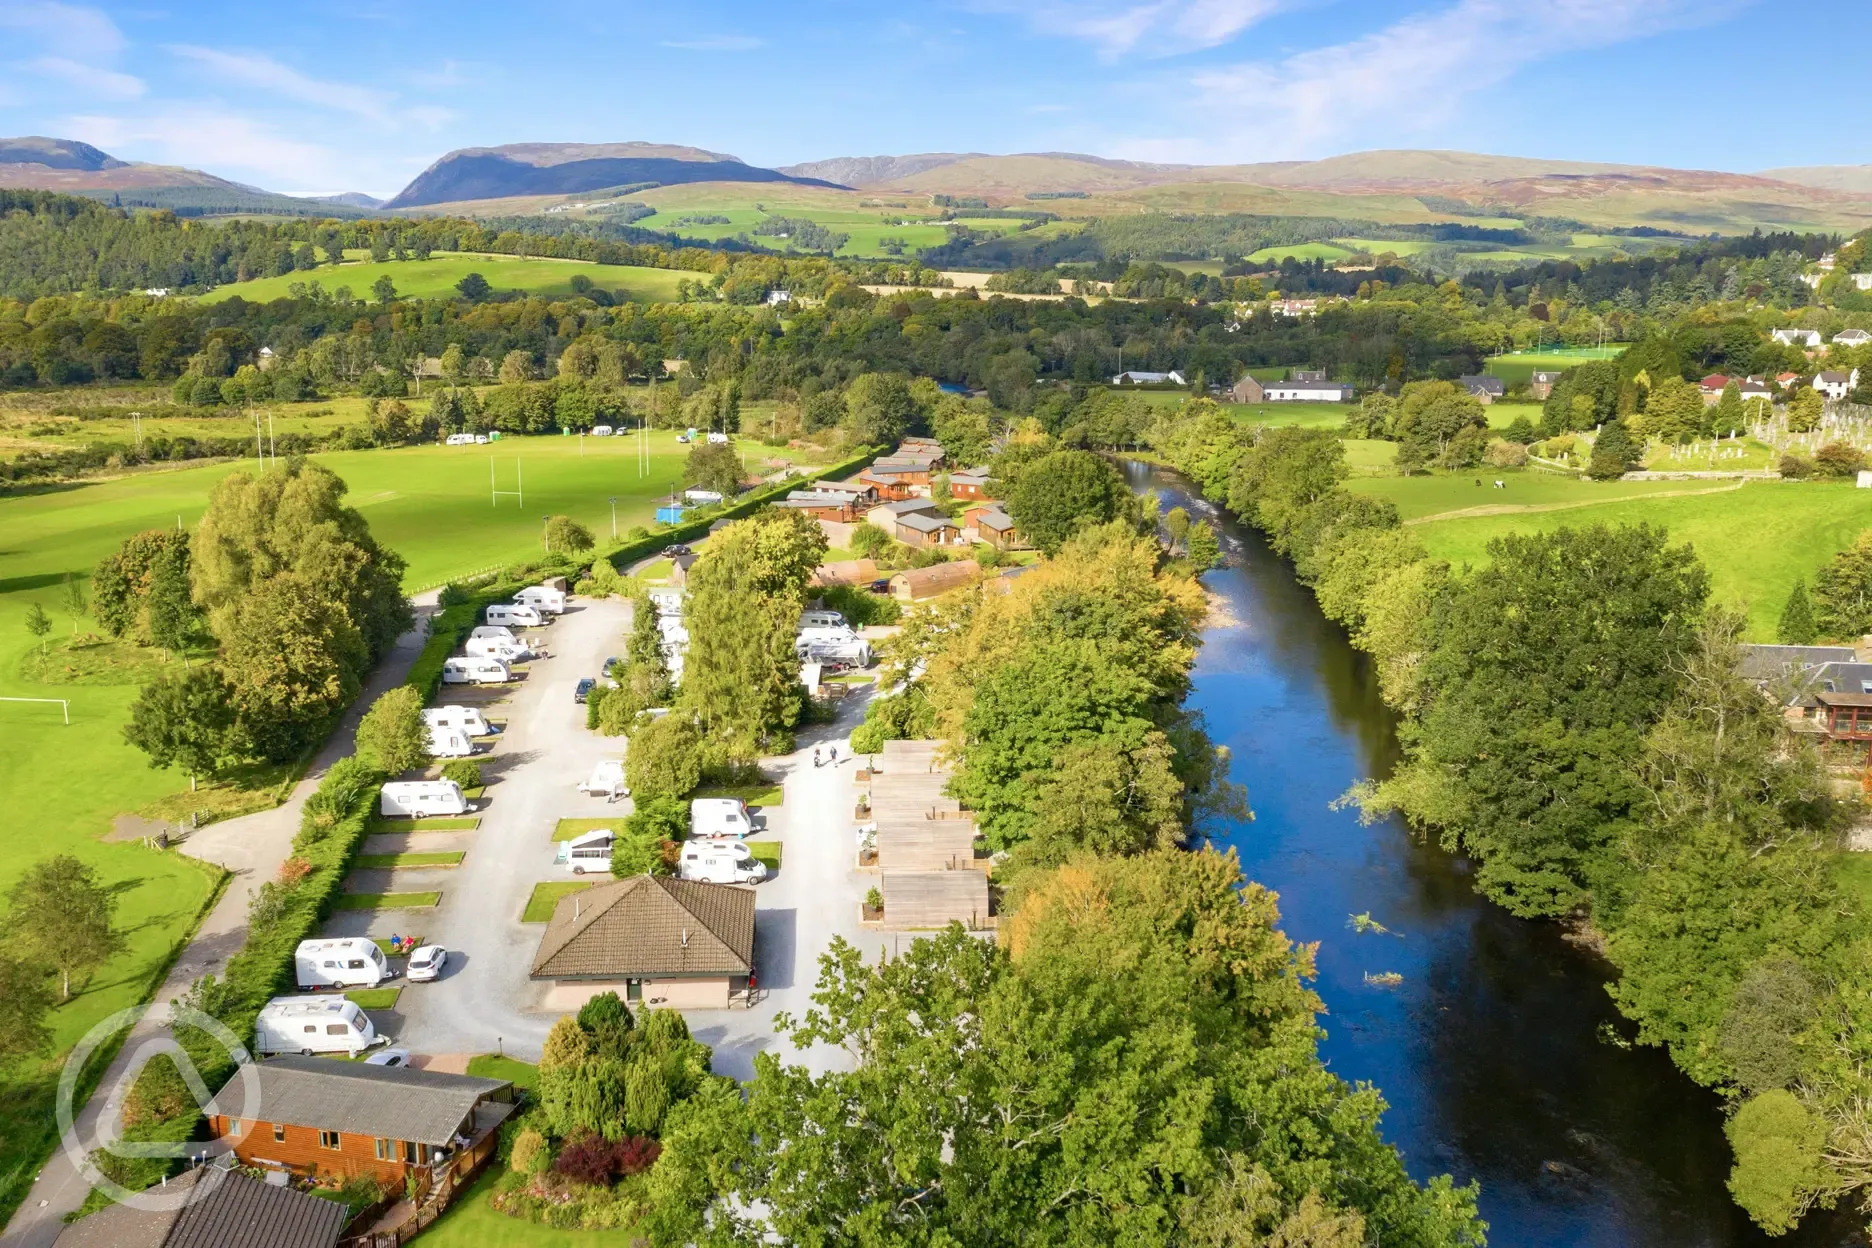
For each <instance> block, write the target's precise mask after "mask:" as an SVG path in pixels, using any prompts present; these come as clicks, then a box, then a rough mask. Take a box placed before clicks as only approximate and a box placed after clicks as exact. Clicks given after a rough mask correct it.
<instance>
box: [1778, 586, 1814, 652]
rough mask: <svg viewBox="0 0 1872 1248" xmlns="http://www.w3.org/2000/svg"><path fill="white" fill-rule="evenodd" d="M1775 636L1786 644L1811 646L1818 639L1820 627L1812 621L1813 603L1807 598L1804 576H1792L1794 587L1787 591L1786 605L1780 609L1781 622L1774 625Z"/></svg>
mask: <svg viewBox="0 0 1872 1248" xmlns="http://www.w3.org/2000/svg"><path fill="white" fill-rule="evenodd" d="M1775 636H1776V638H1777V639H1778V640H1779V641H1780V642H1781V643H1782V644H1783V645H1788V646H1811V645H1812V644H1813V643H1814V642H1816V641H1818V640H1819V639H1820V628H1819V626H1818V625H1817V624H1815V623H1814V615H1813V604H1812V603H1810V602H1809V601H1808V600H1807V580H1806V578H1805V577H1799V576H1797V577H1795V578H1794V588H1793V589H1791V590H1789V591H1788V600H1787V606H1785V607H1783V608H1782V609H1781V622H1780V624H1779V625H1778V626H1776V629H1775Z"/></svg>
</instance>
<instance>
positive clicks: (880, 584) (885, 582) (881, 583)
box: [865, 577, 890, 594]
mask: <svg viewBox="0 0 1872 1248" xmlns="http://www.w3.org/2000/svg"><path fill="white" fill-rule="evenodd" d="M865 588H866V589H868V590H870V591H871V592H872V593H874V594H888V593H890V578H889V577H885V578H882V579H880V580H875V581H872V582H871V583H870V584H869V585H867V586H865Z"/></svg>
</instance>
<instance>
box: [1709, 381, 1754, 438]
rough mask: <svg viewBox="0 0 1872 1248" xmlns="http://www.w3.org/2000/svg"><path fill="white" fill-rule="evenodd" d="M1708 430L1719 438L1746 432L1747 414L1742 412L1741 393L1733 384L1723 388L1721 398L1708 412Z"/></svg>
mask: <svg viewBox="0 0 1872 1248" xmlns="http://www.w3.org/2000/svg"><path fill="white" fill-rule="evenodd" d="M1709 429H1710V432H1711V433H1712V434H1714V435H1715V436H1716V437H1719V438H1727V437H1734V436H1737V435H1740V434H1743V433H1747V432H1748V414H1747V413H1746V412H1744V411H1743V410H1742V391H1741V390H1740V389H1739V388H1737V386H1736V383H1735V382H1733V381H1732V382H1730V383H1729V384H1728V385H1726V386H1724V387H1723V391H1722V397H1721V398H1720V399H1718V400H1716V406H1715V408H1714V409H1713V410H1712V411H1711V412H1710V418H1709Z"/></svg>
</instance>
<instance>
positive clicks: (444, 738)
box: [429, 724, 474, 758]
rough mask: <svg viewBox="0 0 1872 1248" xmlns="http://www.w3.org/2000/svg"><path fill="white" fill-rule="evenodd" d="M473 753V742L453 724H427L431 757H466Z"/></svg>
mask: <svg viewBox="0 0 1872 1248" xmlns="http://www.w3.org/2000/svg"><path fill="white" fill-rule="evenodd" d="M472 753H474V742H473V741H472V740H471V739H470V738H469V736H468V734H467V733H465V732H463V731H462V730H461V729H459V728H457V727H455V726H454V725H453V724H430V725H429V756H430V757H431V758H467V757H468V756H469V755H470V754H472Z"/></svg>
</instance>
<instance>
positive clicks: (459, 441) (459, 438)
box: [447, 433, 475, 446]
mask: <svg viewBox="0 0 1872 1248" xmlns="http://www.w3.org/2000/svg"><path fill="white" fill-rule="evenodd" d="M474 444H475V435H474V434H472V433H451V434H449V435H448V439H447V445H449V446H473V445H474Z"/></svg>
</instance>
